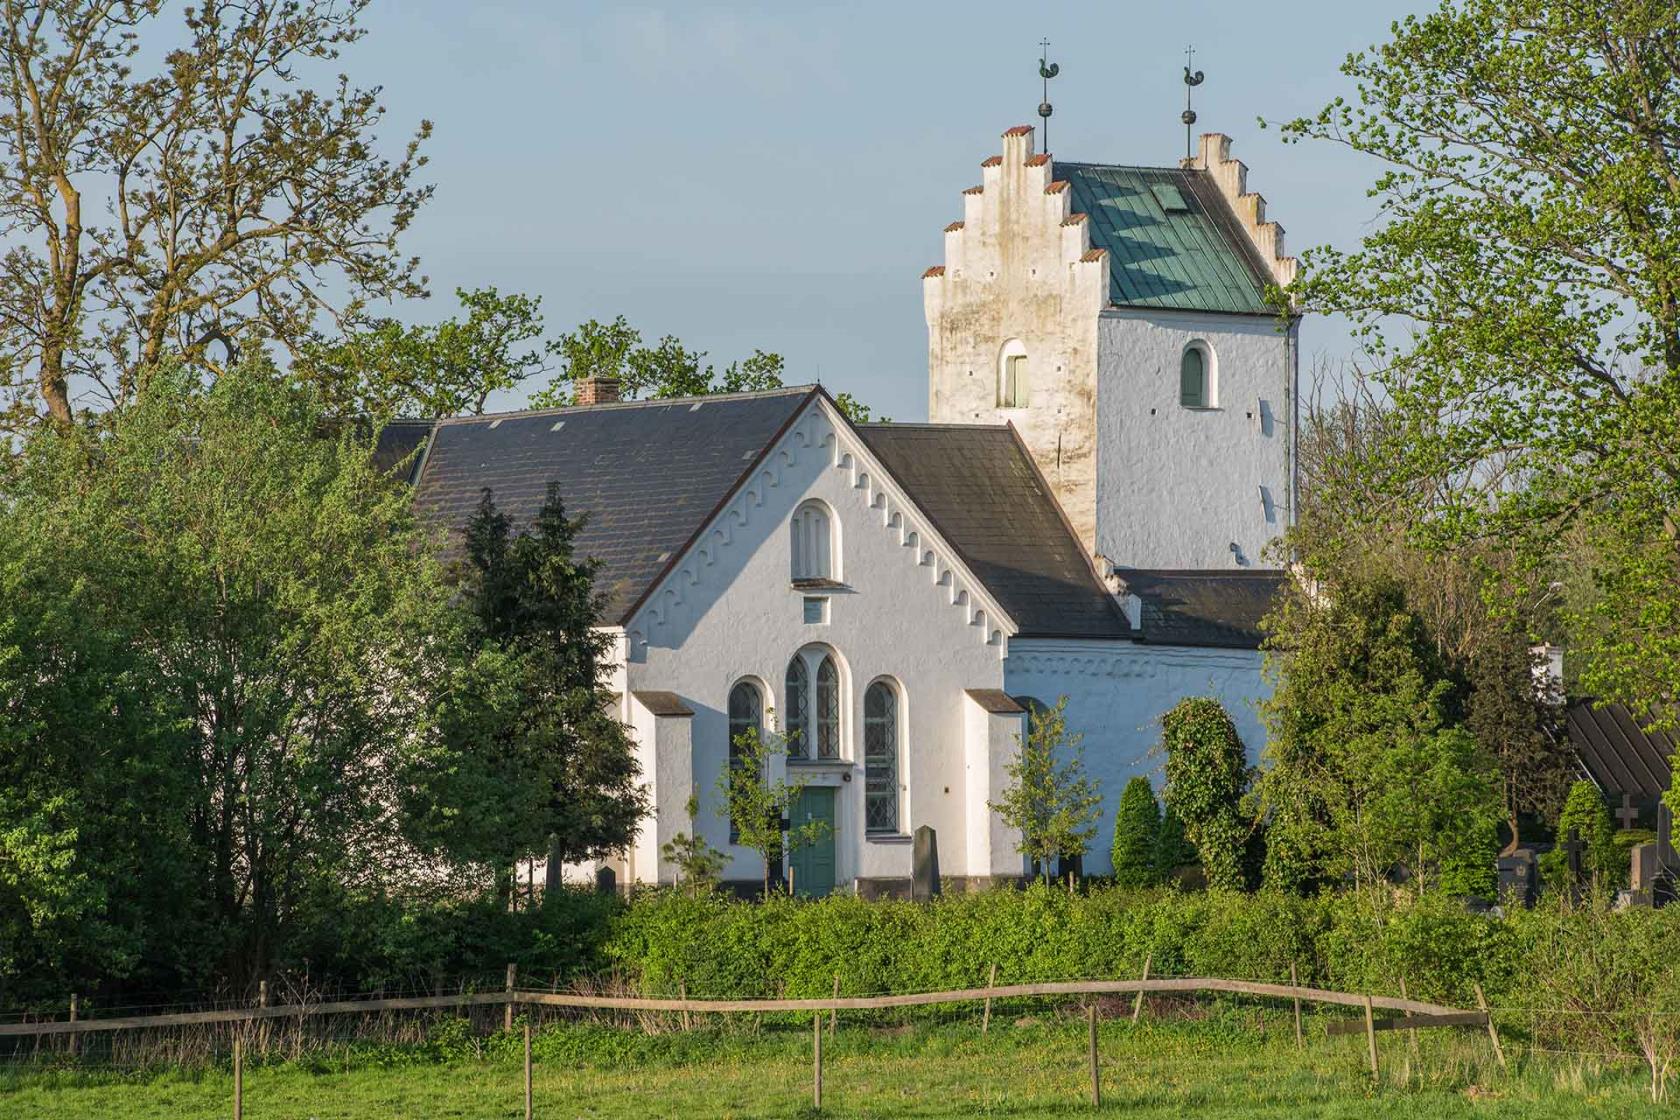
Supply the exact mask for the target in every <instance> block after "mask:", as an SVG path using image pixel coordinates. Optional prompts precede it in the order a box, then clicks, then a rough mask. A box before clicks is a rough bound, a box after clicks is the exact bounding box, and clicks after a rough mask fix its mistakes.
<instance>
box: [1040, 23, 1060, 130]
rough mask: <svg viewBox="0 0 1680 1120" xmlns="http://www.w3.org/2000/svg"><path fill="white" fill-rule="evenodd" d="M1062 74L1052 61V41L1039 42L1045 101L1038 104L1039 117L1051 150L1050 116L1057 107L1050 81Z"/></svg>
mask: <svg viewBox="0 0 1680 1120" xmlns="http://www.w3.org/2000/svg"><path fill="white" fill-rule="evenodd" d="M1061 72H1062V68H1061V67H1060V66H1058V65H1057V64H1056V63H1054V62H1051V61H1050V40H1048V39H1040V40H1039V41H1038V76H1039V77H1040V78H1043V79H1044V100H1043V101H1040V102H1039V103H1038V115H1039V116H1040V117H1042V118H1043V119H1044V147H1043V149H1042V150H1043V151H1046V152H1048V151H1049V150H1050V114H1051V113H1053V112H1055V111H1056V110H1055V107H1054V106H1052V105H1051V104H1050V79H1051V78H1054V77H1055V76H1056V75H1057V74H1060V73H1061Z"/></svg>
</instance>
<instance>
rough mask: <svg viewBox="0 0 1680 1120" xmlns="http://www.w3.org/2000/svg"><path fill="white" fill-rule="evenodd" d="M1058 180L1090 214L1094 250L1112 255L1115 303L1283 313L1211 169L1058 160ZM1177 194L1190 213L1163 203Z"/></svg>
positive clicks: (1076, 205)
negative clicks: (1272, 303) (1270, 300)
mask: <svg viewBox="0 0 1680 1120" xmlns="http://www.w3.org/2000/svg"><path fill="white" fill-rule="evenodd" d="M1056 178H1058V179H1065V180H1067V181H1068V184H1069V185H1070V186H1071V188H1072V190H1073V197H1072V203H1071V204H1072V207H1073V209H1074V210H1075V211H1077V212H1079V213H1082V214H1087V215H1089V216H1090V222H1089V223H1088V224H1089V227H1090V230H1091V246H1092V247H1093V248H1095V249H1106V250H1108V270H1109V297H1108V298H1109V302H1110V303H1111V304H1114V305H1116V306H1120V307H1163V308H1178V309H1183V310H1188V311H1230V312H1239V313H1244V314H1274V313H1275V312H1274V311H1273V309H1272V308H1269V307H1268V306H1267V304H1266V301H1265V289H1266V281H1267V273H1266V271H1265V270H1264V268H1263V267H1262V265H1261V262H1260V260H1259V256H1258V254H1257V253H1256V252H1255V250H1254V247H1253V246H1252V245H1250V244H1249V240H1248V237H1247V235H1246V234H1244V233H1243V231H1242V229H1241V228H1239V227H1238V225H1237V222H1236V218H1235V216H1234V215H1232V214H1231V212H1230V208H1229V207H1228V206H1227V205H1226V203H1225V200H1224V197H1223V196H1222V195H1221V194H1220V193H1219V188H1218V186H1217V185H1215V184H1214V183H1213V182H1212V180H1211V179H1210V178H1209V176H1208V173H1207V172H1206V171H1199V170H1194V169H1183V168H1176V167H1116V166H1112V165H1108V164H1100V163H1065V162H1063V161H1062V160H1057V161H1056ZM1158 187H1165V188H1170V189H1169V190H1167V191H1159V192H1158V191H1157V190H1156V188H1158ZM1173 191H1176V192H1177V198H1178V199H1181V200H1182V201H1183V203H1184V208H1183V209H1177V208H1176V206H1175V208H1174V209H1172V210H1168V209H1167V208H1166V207H1165V205H1164V204H1163V201H1162V200H1163V197H1165V198H1167V199H1169V200H1171V199H1173V198H1174V195H1173V194H1172V192H1173Z"/></svg>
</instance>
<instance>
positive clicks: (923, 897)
mask: <svg viewBox="0 0 1680 1120" xmlns="http://www.w3.org/2000/svg"><path fill="white" fill-rule="evenodd" d="M938 894H939V836H938V834H937V833H935V832H934V830H933V828H932V826H930V825H925V824H924V825H923V826H922V827H920V828H918V829H917V830H916V839H915V843H914V844H913V845H912V847H911V849H910V897H911V898H913V899H915V900H916V901H917V902H926V901H927V900H928V899H930V898H933V897H935V896H936V895H938Z"/></svg>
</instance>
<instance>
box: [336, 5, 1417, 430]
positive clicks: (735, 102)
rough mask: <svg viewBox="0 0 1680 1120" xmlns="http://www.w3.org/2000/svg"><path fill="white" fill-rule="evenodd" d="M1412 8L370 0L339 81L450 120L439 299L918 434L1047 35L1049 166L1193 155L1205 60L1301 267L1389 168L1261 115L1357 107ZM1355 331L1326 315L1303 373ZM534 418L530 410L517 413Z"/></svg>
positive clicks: (1027, 115)
mask: <svg viewBox="0 0 1680 1120" xmlns="http://www.w3.org/2000/svg"><path fill="white" fill-rule="evenodd" d="M1402 14H1404V9H1401V8H1394V9H1379V8H1377V7H1375V6H1371V5H1365V4H1348V3H1345V2H1343V3H1332V2H1328V0H1281V2H1279V3H1275V4H1271V5H1266V6H1256V5H1254V4H1252V3H1228V2H1222V3H1213V2H1188V3H1186V2H1179V3H1155V4H1145V3H1132V2H1126V3H1113V2H1110V3H1095V2H1085V3H1053V2H1045V3H1037V4H1030V5H1029V4H1020V3H997V2H990V0H969V2H965V3H943V2H940V3H931V2H920V0H916V2H906V0H900V2H898V3H877V2H873V0H870V2H854V3H844V4H842V3H732V4H725V3H719V4H710V3H698V2H695V3H680V4H657V3H638V2H634V0H627V2H622V3H563V2H557V3H536V2H532V0H524V2H514V0H473V2H470V3H462V2H460V0H374V3H373V5H372V7H371V8H370V10H369V12H368V14H367V17H366V20H365V23H366V26H367V28H368V29H369V32H370V34H369V37H368V38H367V39H366V40H365V41H364V42H363V43H361V44H358V45H357V46H355V47H353V48H352V49H351V51H350V52H349V54H348V56H347V57H346V59H345V60H344V67H345V68H346V69H347V70H348V71H349V72H350V73H351V75H352V76H353V77H354V78H355V79H356V80H357V81H358V82H359V83H363V84H379V85H382V86H383V87H384V89H385V99H386V102H387V104H388V106H389V108H390V117H389V123H388V125H387V127H386V129H385V136H384V138H385V140H386V141H387V142H388V143H392V144H394V143H395V142H397V141H399V140H400V139H401V138H402V136H403V134H404V133H405V131H406V130H408V129H411V128H412V126H413V125H414V124H415V123H417V122H418V121H419V120H420V119H421V118H427V119H430V120H432V121H433V122H434V123H435V125H436V134H435V139H434V140H433V142H432V143H431V144H430V145H429V147H428V152H429V155H430V158H431V163H430V166H429V167H428V168H427V169H426V174H427V178H428V180H429V181H431V182H433V183H435V184H436V186H437V194H436V196H435V198H434V199H433V200H432V202H431V203H430V204H429V205H428V206H427V208H426V209H425V210H424V211H423V212H422V214H421V216H420V217H419V219H418V220H417V222H416V225H415V227H414V228H413V230H412V233H411V235H410V237H409V239H408V242H407V246H406V247H407V249H408V250H409V251H411V252H416V253H418V254H419V255H420V256H421V258H422V260H423V263H424V266H425V271H426V272H427V274H428V275H429V276H430V277H431V281H432V289H433V292H434V297H433V299H432V300H430V301H429V302H426V303H421V304H410V305H405V306H403V307H401V308H398V309H397V314H398V315H400V316H401V317H403V318H405V319H408V320H411V321H425V320H431V319H435V318H438V317H442V316H445V315H448V314H450V313H451V312H452V311H453V310H454V300H453V295H452V293H453V289H454V288H456V287H458V286H461V287H476V286H481V285H495V286H497V287H499V288H501V289H502V290H504V291H523V292H529V293H531V294H534V295H539V296H541V297H542V299H543V310H544V313H545V315H546V318H547V320H548V324H549V327H550V328H551V329H552V330H554V331H559V330H564V329H567V328H569V327H571V326H572V325H574V324H576V323H577V322H579V321H581V320H583V319H585V318H589V317H598V318H603V319H605V318H610V317H612V316H613V315H616V314H623V315H625V316H626V317H628V318H629V320H630V321H631V322H632V323H633V324H635V325H636V326H638V327H639V328H641V329H642V330H643V332H644V333H646V334H648V335H650V336H656V335H661V334H667V333H668V334H675V335H676V336H678V337H679V338H681V339H682V340H683V341H684V342H686V343H687V344H689V345H690V346H695V347H698V348H700V349H704V350H707V351H709V352H710V354H711V358H712V360H713V361H716V362H717V363H718V364H720V365H722V364H725V363H727V362H728V361H729V360H731V359H733V358H736V357H740V356H744V355H745V354H747V353H749V352H751V350H752V349H753V347H755V346H756V347H762V348H764V349H767V350H775V351H779V352H780V353H782V354H784V355H786V357H787V359H788V378H789V380H790V381H794V382H805V381H815V380H821V381H822V382H823V383H824V384H825V385H827V386H829V387H830V388H831V389H833V390H834V391H836V392H838V391H849V392H852V393H854V394H857V395H858V396H859V397H861V398H862V399H864V400H865V401H867V402H869V403H870V404H872V405H874V406H875V407H876V408H877V410H879V411H884V412H886V413H887V414H889V415H891V416H893V417H894V418H896V419H900V420H915V419H920V418H923V417H925V415H926V407H927V406H926V361H927V358H926V328H925V325H924V322H923V319H922V309H921V288H920V281H919V277H920V275H921V273H922V270H923V269H925V268H926V267H927V266H928V265H930V264H935V263H938V262H939V260H940V256H941V237H940V230H941V229H942V228H943V227H944V225H945V224H946V223H947V222H949V221H951V220H953V219H955V218H956V217H958V216H960V214H961V203H960V198H959V196H960V193H961V191H962V190H963V188H965V187H968V186H970V185H972V184H974V183H976V182H978V181H979V164H980V161H981V160H982V159H984V158H985V157H986V156H988V155H990V154H992V153H993V152H995V151H997V150H998V148H999V141H998V134H999V133H1001V132H1002V131H1003V130H1004V129H1005V128H1007V127H1009V126H1010V125H1013V124H1017V123H1036V119H1037V118H1036V116H1035V109H1036V106H1037V104H1038V101H1039V80H1038V75H1037V51H1038V47H1037V43H1038V41H1039V39H1040V38H1048V39H1050V41H1051V48H1050V55H1051V58H1052V60H1054V61H1056V62H1058V63H1059V64H1060V65H1061V68H1062V72H1061V76H1060V77H1058V78H1057V79H1056V80H1055V81H1054V82H1053V83H1052V84H1051V95H1050V96H1051V101H1052V102H1053V103H1054V104H1055V106H1056V112H1055V116H1054V117H1053V118H1052V120H1051V126H1050V129H1051V131H1050V141H1051V144H1050V147H1051V151H1052V153H1053V154H1055V155H1061V156H1064V157H1065V158H1068V159H1082V160H1094V161H1108V162H1116V163H1145V164H1171V163H1172V162H1174V161H1175V160H1176V159H1177V158H1178V157H1179V156H1180V155H1181V154H1182V153H1183V145H1184V130H1183V126H1182V125H1181V124H1180V123H1179V120H1178V114H1179V112H1180V110H1181V109H1182V108H1183V96H1184V87H1183V84H1182V80H1181V73H1182V67H1183V52H1184V47H1185V45H1186V44H1187V43H1194V44H1195V46H1196V50H1197V54H1196V65H1197V67H1198V68H1200V69H1203V70H1205V72H1206V74H1207V80H1206V83H1205V84H1204V85H1202V86H1201V87H1200V88H1199V89H1198V90H1197V91H1196V107H1197V111H1198V113H1199V114H1200V117H1201V120H1200V122H1199V123H1198V125H1197V131H1198V132H1200V131H1204V130H1206V131H1214V130H1217V131H1223V132H1227V133H1229V134H1231V135H1232V136H1233V137H1234V140H1235V143H1234V147H1233V152H1234V154H1236V155H1237V156H1238V157H1239V158H1241V159H1243V160H1244V161H1245V162H1247V163H1248V165H1249V185H1250V189H1251V190H1258V191H1260V192H1261V193H1262V194H1264V195H1265V196H1266V198H1267V202H1268V206H1269V210H1270V216H1271V217H1273V218H1276V219H1277V220H1279V221H1280V222H1282V223H1283V225H1284V227H1285V229H1286V230H1287V232H1288V241H1289V246H1290V249H1291V251H1298V250H1299V249H1301V248H1304V247H1305V246H1307V245H1308V244H1312V243H1317V242H1326V241H1327V242H1332V243H1336V244H1351V243H1353V242H1354V241H1356V240H1357V239H1358V237H1359V236H1360V234H1361V232H1362V230H1363V229H1365V228H1367V226H1368V224H1369V223H1370V222H1371V221H1372V219H1373V218H1374V216H1375V207H1374V204H1373V203H1372V202H1371V200H1369V199H1367V198H1366V197H1365V190H1366V188H1367V186H1368V184H1369V182H1370V181H1371V179H1372V177H1373V172H1374V168H1373V167H1372V166H1371V165H1369V164H1368V163H1367V162H1365V161H1363V160H1362V159H1361V158H1360V157H1357V156H1355V155H1353V154H1351V153H1349V152H1347V151H1345V150H1343V149H1340V148H1338V147H1335V146H1331V145H1308V146H1302V145H1294V146H1285V145H1284V144H1283V143H1282V142H1281V141H1280V139H1279V137H1278V134H1277V132H1276V131H1275V129H1274V130H1271V131H1264V132H1263V131H1261V130H1260V129H1259V127H1258V125H1257V123H1256V118H1257V117H1258V116H1264V117H1266V118H1267V119H1269V120H1281V119H1285V118H1288V117H1291V116H1295V115H1299V114H1302V113H1307V112H1312V111H1316V110H1317V109H1318V108H1320V107H1321V106H1322V105H1323V104H1324V103H1325V102H1326V101H1327V100H1329V99H1330V98H1332V97H1334V96H1336V95H1337V94H1345V93H1348V92H1350V89H1349V84H1348V83H1347V81H1346V79H1344V78H1342V77H1341V75H1340V74H1339V73H1338V72H1337V67H1338V66H1339V65H1340V63H1341V61H1342V59H1343V58H1344V57H1345V55H1346V54H1347V53H1348V52H1349V51H1351V50H1357V49H1360V48H1361V47H1363V46H1366V45H1368V44H1370V43H1373V42H1378V41H1381V40H1382V39H1383V38H1385V37H1386V33H1387V28H1388V25H1389V22H1390V21H1391V20H1392V19H1394V18H1397V17H1398V16H1400V15H1402ZM1346 346H1347V344H1346V340H1345V338H1344V336H1343V335H1342V333H1341V332H1340V331H1339V330H1338V329H1337V328H1336V327H1335V326H1334V325H1333V324H1326V323H1309V324H1308V326H1307V328H1306V330H1305V333H1304V354H1305V356H1306V358H1307V359H1308V360H1309V361H1310V360H1311V359H1312V358H1313V357H1314V355H1315V354H1322V355H1325V356H1327V357H1329V358H1332V359H1333V358H1335V357H1337V356H1339V355H1341V354H1343V353H1345V351H1346ZM495 403H496V404H497V405H499V406H501V407H513V406H516V405H517V404H518V403H519V402H518V400H516V399H504V400H501V401H498V402H495Z"/></svg>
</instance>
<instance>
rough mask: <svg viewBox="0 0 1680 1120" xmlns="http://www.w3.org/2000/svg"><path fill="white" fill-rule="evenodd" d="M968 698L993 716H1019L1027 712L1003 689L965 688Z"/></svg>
mask: <svg viewBox="0 0 1680 1120" xmlns="http://www.w3.org/2000/svg"><path fill="white" fill-rule="evenodd" d="M963 691H964V692H966V693H968V698H969V699H970V700H972V701H974V702H975V703H976V704H978V705H980V707H981V708H982V709H984V710H985V711H988V712H990V713H992V714H993V715H999V716H1009V715H1019V714H1020V713H1022V712H1024V711H1026V709H1025V708H1023V707H1022V706H1021V704H1020V702H1019V701H1017V700H1016V699H1015V698H1014V697H1013V696H1011V695H1009V693H1007V692H1005V691H1004V690H1003V689H1001V688H965V689H963Z"/></svg>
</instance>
